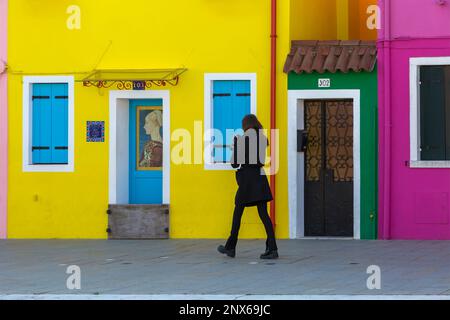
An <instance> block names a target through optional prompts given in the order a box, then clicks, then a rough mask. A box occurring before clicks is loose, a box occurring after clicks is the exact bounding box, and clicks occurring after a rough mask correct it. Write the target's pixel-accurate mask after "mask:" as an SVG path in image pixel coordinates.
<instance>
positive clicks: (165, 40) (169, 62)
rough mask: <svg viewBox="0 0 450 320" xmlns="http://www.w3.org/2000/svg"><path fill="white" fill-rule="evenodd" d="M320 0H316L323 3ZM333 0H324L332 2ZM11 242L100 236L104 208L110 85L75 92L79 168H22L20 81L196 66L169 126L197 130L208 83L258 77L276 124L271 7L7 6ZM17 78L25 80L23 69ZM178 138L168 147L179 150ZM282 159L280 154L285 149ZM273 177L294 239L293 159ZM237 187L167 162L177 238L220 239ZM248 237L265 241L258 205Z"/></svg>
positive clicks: (284, 7) (284, 230) (174, 100)
mask: <svg viewBox="0 0 450 320" xmlns="http://www.w3.org/2000/svg"><path fill="white" fill-rule="evenodd" d="M316 1H317V0H316ZM325 1H328V0H325ZM74 4H75V5H79V6H80V8H81V30H69V29H68V28H67V27H66V20H67V18H68V15H67V14H66V9H67V7H68V6H69V5H74ZM289 10H290V8H289V3H288V2H286V1H280V4H279V32H278V53H279V54H278V75H279V80H278V98H277V100H278V108H279V112H278V126H279V127H280V128H281V132H280V135H281V137H283V138H282V140H281V141H280V150H286V140H285V137H286V126H285V123H286V110H287V107H286V104H287V101H286V100H287V81H286V76H285V75H284V74H283V73H282V67H283V63H284V59H285V56H286V54H287V52H288V51H289V39H290V37H289V18H288V17H289ZM9 16H10V19H9V31H8V32H9V38H10V39H13V40H12V41H11V42H10V45H9V53H8V56H9V57H10V58H9V65H10V66H11V70H10V74H9V80H10V82H9V115H10V118H9V185H8V190H9V199H8V237H9V238H105V237H106V236H107V234H106V232H105V229H106V226H107V215H106V213H105V211H106V209H107V206H108V152H109V151H108V150H109V147H108V134H109V131H108V129H109V128H108V120H109V111H108V109H109V107H108V103H109V101H108V90H103V91H99V90H97V89H95V88H85V87H83V86H82V84H81V83H80V82H77V83H76V85H75V145H76V147H75V172H74V173H24V172H22V83H21V81H22V76H23V75H26V74H36V75H44V74H64V75H73V74H75V77H76V79H81V78H82V76H83V75H82V74H78V73H77V72H87V71H90V70H91V69H92V68H93V67H94V66H95V65H96V63H97V62H98V60H99V58H100V57H101V56H102V54H103V52H104V50H105V48H107V46H108V43H109V42H110V41H111V43H112V45H111V47H110V49H109V50H108V51H107V53H106V55H105V56H104V58H103V59H102V60H101V63H100V65H99V66H98V67H99V68H173V67H180V66H185V67H187V68H188V69H189V71H187V72H186V73H185V74H184V75H182V77H181V81H180V84H179V85H178V86H177V87H175V88H170V95H171V129H172V130H174V129H177V128H186V129H188V130H189V131H191V132H193V126H194V121H203V112H204V109H203V84H204V81H203V76H204V73H209V72H256V73H257V84H258V86H257V90H258V91H257V99H258V116H259V117H260V119H261V120H262V122H263V124H264V125H265V127H268V126H269V120H270V118H269V116H270V113H269V110H270V109H269V108H270V107H269V97H270V95H269V92H270V90H269V89H270V82H269V81H270V37H269V34H270V1H267V0H255V1H242V0H227V1H211V0H189V1H186V0H172V1H148V0H132V1H128V2H126V3H125V2H124V1H121V0H95V1H92V0H58V1H54V0H39V1H37V0H14V1H10V7H9ZM21 72H22V73H23V74H21ZM88 120H104V121H106V142H105V143H91V144H89V143H86V141H85V131H86V121H88ZM173 145H175V143H172V146H173ZM283 153H285V152H283V151H282V152H281V154H283ZM280 161H281V166H282V168H281V170H280V173H279V176H278V177H277V183H278V190H277V236H278V237H281V238H285V237H287V236H288V209H287V208H288V207H287V172H286V171H287V159H286V156H285V155H282V158H281V159H280ZM235 190H236V186H235V179H234V173H233V172H231V171H227V172H215V171H205V170H204V168H203V165H179V166H177V165H174V164H172V166H171V203H170V205H171V213H170V214H171V226H170V229H171V236H172V237H173V238H203V237H205V238H224V237H226V236H227V235H228V233H229V227H230V222H231V214H232V209H233V200H234V192H235ZM243 221H244V226H243V228H242V231H241V236H242V237H244V238H254V237H263V236H264V230H263V227H262V224H261V223H260V222H259V219H258V216H257V214H256V211H255V210H253V209H252V210H249V212H248V214H246V215H245V217H244V220H243Z"/></svg>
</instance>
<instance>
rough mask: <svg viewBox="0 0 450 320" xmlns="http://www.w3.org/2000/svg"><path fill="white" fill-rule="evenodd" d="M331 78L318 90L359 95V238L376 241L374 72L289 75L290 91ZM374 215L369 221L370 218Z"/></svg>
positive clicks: (376, 121)
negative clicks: (327, 86)
mask: <svg viewBox="0 0 450 320" xmlns="http://www.w3.org/2000/svg"><path fill="white" fill-rule="evenodd" d="M322 78H326V79H331V87H330V88H327V89H320V90H344V89H346V90H354V89H359V90H360V93H361V112H360V115H361V239H376V238H377V225H378V206H377V205H378V196H377V190H378V183H377V180H378V178H377V176H378V168H377V167H378V156H377V154H378V148H377V146H378V112H377V110H378V91H377V72H376V70H375V71H374V72H371V73H368V72H361V73H356V72H350V73H347V74H345V73H341V72H338V73H334V74H333V73H324V74H319V73H311V74H306V73H303V74H295V73H290V74H289V76H288V89H289V90H318V89H319V88H318V80H319V79H322ZM371 215H374V218H373V219H371V218H370V216H371Z"/></svg>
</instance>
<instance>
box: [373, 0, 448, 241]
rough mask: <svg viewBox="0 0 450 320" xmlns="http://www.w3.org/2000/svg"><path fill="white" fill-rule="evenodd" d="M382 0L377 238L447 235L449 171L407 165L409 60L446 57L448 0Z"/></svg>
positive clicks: (379, 43) (424, 237)
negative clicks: (440, 0) (444, 0)
mask: <svg viewBox="0 0 450 320" xmlns="http://www.w3.org/2000/svg"><path fill="white" fill-rule="evenodd" d="M438 3H439V1H438V0H390V1H389V0H384V1H380V2H379V4H380V7H381V10H382V16H381V20H382V30H380V32H379V42H378V46H379V70H380V72H379V88H380V89H379V99H380V105H379V126H380V127H379V133H380V134H379V159H380V163H379V166H380V167H379V172H380V173H379V175H380V176H379V211H380V212H379V237H380V238H381V239H450V169H411V168H409V163H408V162H409V160H410V137H409V135H410V134H409V132H410V131H409V130H410V127H409V115H410V105H409V103H410V99H409V95H410V92H409V59H410V58H411V57H437V56H450V3H446V4H445V5H439V4H438Z"/></svg>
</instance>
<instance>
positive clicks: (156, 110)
mask: <svg viewBox="0 0 450 320" xmlns="http://www.w3.org/2000/svg"><path fill="white" fill-rule="evenodd" d="M136 112H137V115H136V120H137V121H136V122H137V126H136V127H137V132H136V139H137V141H136V146H137V148H136V151H137V154H136V162H137V163H136V168H137V170H162V162H163V114H162V112H163V111H162V107H148V106H140V107H137V109H136Z"/></svg>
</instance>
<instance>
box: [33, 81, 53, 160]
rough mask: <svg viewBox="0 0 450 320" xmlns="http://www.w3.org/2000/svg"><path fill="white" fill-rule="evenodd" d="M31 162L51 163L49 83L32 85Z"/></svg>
mask: <svg viewBox="0 0 450 320" xmlns="http://www.w3.org/2000/svg"><path fill="white" fill-rule="evenodd" d="M32 92H33V93H32V146H31V147H32V163H33V164H40V163H51V130H50V128H51V121H52V120H51V117H52V115H51V85H50V84H33V86H32Z"/></svg>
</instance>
